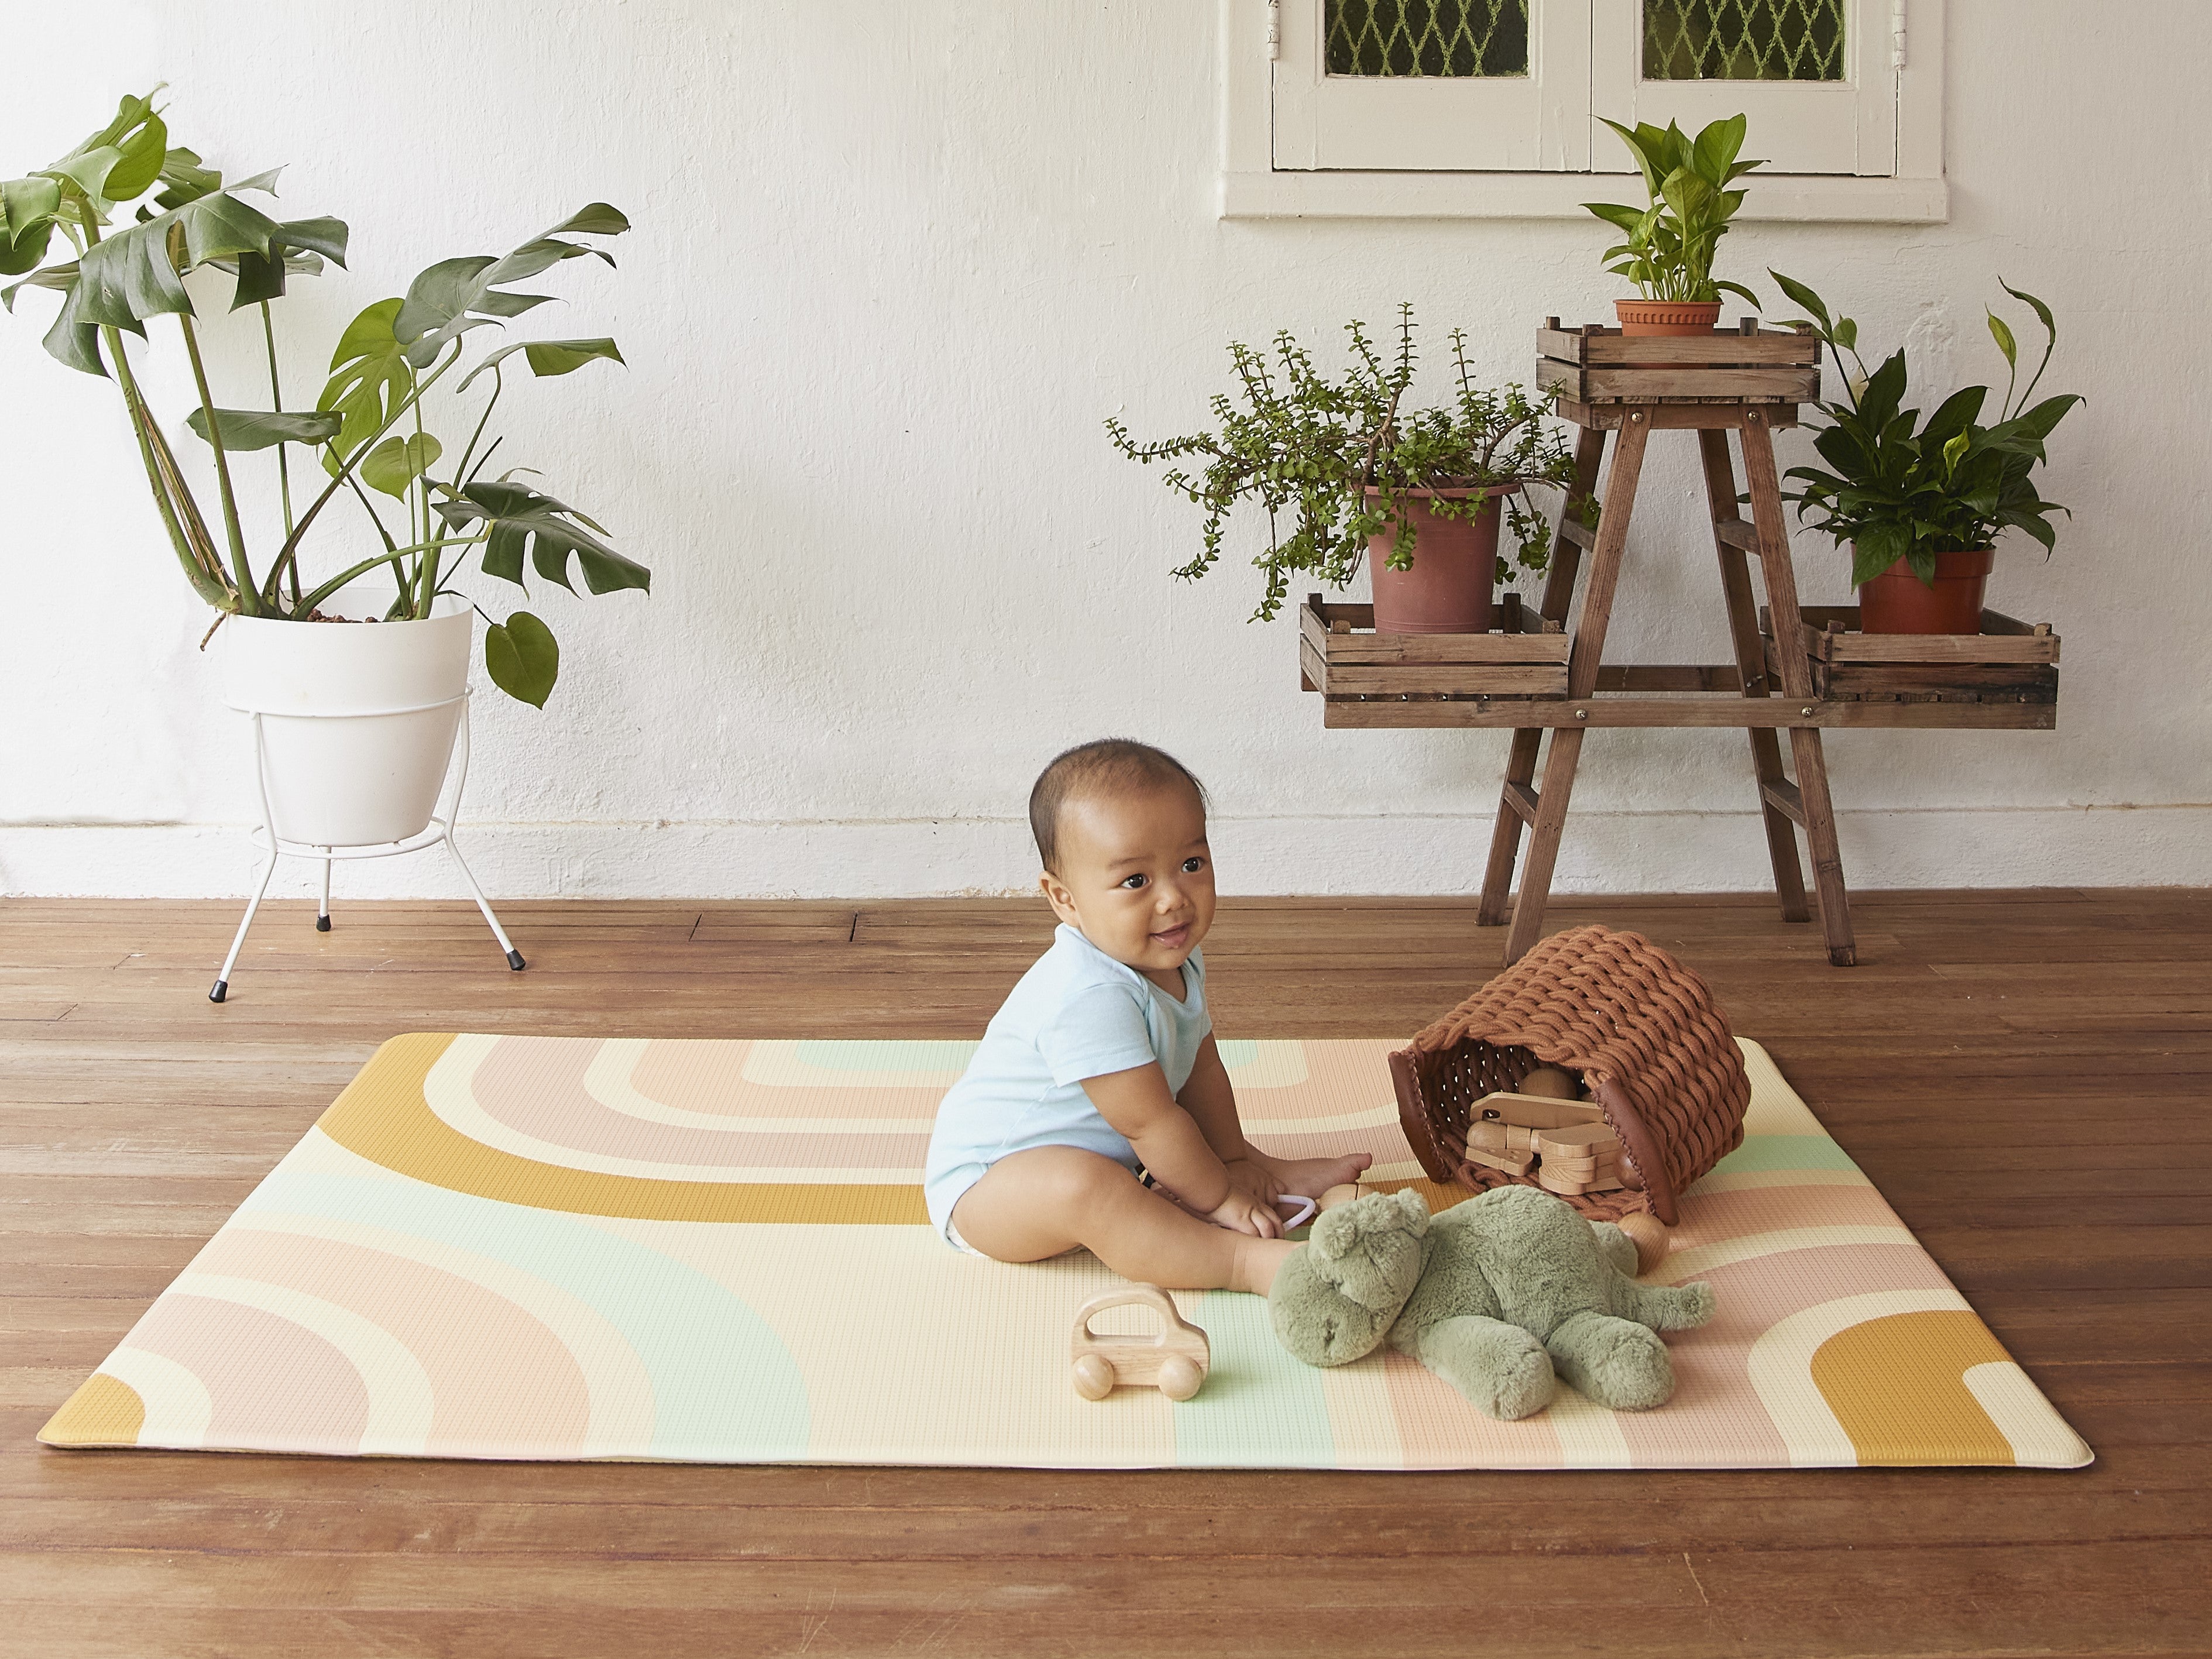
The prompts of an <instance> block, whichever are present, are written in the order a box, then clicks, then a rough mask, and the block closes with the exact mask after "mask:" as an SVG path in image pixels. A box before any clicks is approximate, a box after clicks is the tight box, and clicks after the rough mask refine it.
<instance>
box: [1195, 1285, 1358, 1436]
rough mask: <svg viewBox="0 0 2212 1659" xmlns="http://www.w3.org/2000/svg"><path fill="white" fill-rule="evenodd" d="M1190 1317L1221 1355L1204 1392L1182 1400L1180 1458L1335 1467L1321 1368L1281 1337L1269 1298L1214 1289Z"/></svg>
mask: <svg viewBox="0 0 2212 1659" xmlns="http://www.w3.org/2000/svg"><path fill="white" fill-rule="evenodd" d="M1190 1321H1191V1322H1192V1323H1193V1324H1194V1325H1196V1326H1197V1327H1198V1328H1200V1330H1203V1331H1204V1332H1205V1333H1206V1340H1207V1341H1208V1342H1209V1343H1210V1344H1212V1350H1213V1358H1212V1367H1211V1369H1210V1370H1208V1371H1207V1372H1206V1386H1205V1387H1204V1388H1202V1389H1200V1390H1199V1391H1198V1397H1197V1398H1196V1399H1194V1400H1185V1401H1180V1402H1179V1403H1178V1404H1177V1405H1176V1407H1175V1437H1176V1466H1177V1467H1178V1468H1211V1469H1234V1468H1269V1469H1284V1468H1290V1469H1330V1468H1335V1467H1336V1437H1335V1436H1334V1433H1332V1432H1331V1431H1330V1429H1329V1424H1328V1395H1325V1394H1323V1393H1322V1386H1321V1373H1320V1372H1319V1371H1317V1370H1315V1369H1314V1368H1313V1367H1312V1366H1310V1365H1308V1364H1304V1363H1303V1362H1301V1361H1299V1360H1297V1359H1293V1358H1291V1356H1290V1355H1289V1354H1288V1353H1286V1352H1284V1350H1283V1345H1282V1344H1281V1343H1279V1342H1278V1341H1276V1340H1275V1330H1274V1327H1273V1324H1271V1323H1270V1322H1269V1321H1268V1317H1267V1297H1263V1296H1247V1295H1245V1294H1243V1292H1242V1291H1206V1293H1205V1295H1203V1296H1201V1297H1200V1298H1199V1301H1198V1309H1197V1311H1196V1312H1194V1313H1193V1314H1192V1315H1191V1316H1190Z"/></svg>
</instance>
